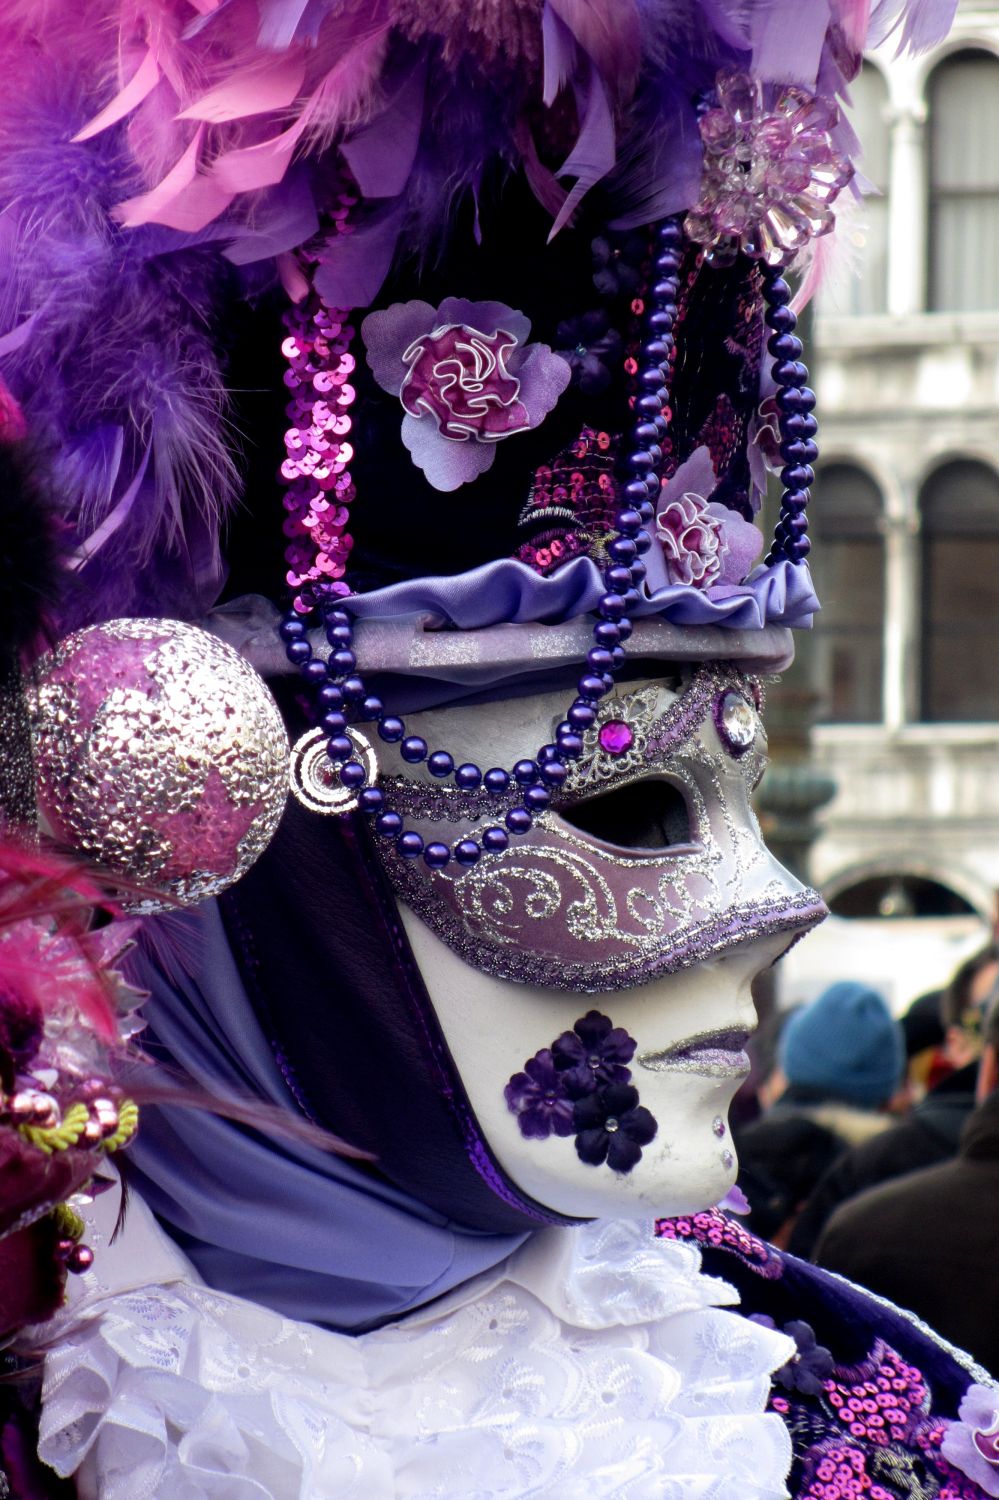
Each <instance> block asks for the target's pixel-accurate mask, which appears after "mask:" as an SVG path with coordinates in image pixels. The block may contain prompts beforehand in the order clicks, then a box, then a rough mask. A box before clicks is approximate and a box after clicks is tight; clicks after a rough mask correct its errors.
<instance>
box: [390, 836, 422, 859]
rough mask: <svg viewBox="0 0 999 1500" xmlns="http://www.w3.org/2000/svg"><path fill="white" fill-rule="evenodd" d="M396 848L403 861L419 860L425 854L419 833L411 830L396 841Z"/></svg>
mask: <svg viewBox="0 0 999 1500" xmlns="http://www.w3.org/2000/svg"><path fill="white" fill-rule="evenodd" d="M395 847H396V848H397V849H398V851H399V853H400V854H401V855H402V857H403V859H419V857H420V855H421V854H422V853H423V840H422V839H421V838H420V835H419V834H418V833H414V832H413V830H412V829H410V830H409V831H408V832H407V833H404V834H402V835H401V837H399V838H397V839H396V841H395Z"/></svg>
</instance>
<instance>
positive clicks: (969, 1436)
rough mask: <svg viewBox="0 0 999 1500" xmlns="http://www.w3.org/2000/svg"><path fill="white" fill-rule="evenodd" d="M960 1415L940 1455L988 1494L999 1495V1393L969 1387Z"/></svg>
mask: <svg viewBox="0 0 999 1500" xmlns="http://www.w3.org/2000/svg"><path fill="white" fill-rule="evenodd" d="M957 1414H958V1417H959V1418H960V1421H958V1422H953V1423H952V1424H951V1425H950V1426H949V1427H948V1428H947V1431H946V1433H945V1434H944V1440H943V1442H942V1443H941V1445H940V1452H941V1453H942V1454H943V1456H944V1458H945V1459H946V1460H947V1462H948V1463H949V1464H953V1465H954V1467H955V1469H960V1470H961V1473H962V1474H967V1476H968V1478H969V1479H973V1480H974V1481H975V1483H976V1484H978V1485H980V1486H981V1487H982V1489H983V1490H984V1491H985V1493H986V1494H987V1495H996V1496H999V1390H997V1389H995V1388H993V1387H990V1386H986V1385H969V1387H968V1389H967V1391H966V1392H965V1394H964V1400H963V1401H962V1402H961V1405H960V1406H959V1407H958V1409H957Z"/></svg>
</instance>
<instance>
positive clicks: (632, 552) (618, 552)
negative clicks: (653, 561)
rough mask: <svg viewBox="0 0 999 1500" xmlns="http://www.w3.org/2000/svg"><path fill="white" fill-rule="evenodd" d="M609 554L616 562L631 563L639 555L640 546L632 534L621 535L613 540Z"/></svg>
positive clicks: (608, 549)
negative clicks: (636, 544) (636, 543)
mask: <svg viewBox="0 0 999 1500" xmlns="http://www.w3.org/2000/svg"><path fill="white" fill-rule="evenodd" d="M607 554H608V556H609V557H612V558H613V559H614V561H615V562H619V563H630V562H633V561H634V559H635V558H636V557H637V556H638V548H637V547H636V546H635V543H634V541H633V539H632V538H631V537H630V536H619V537H615V538H614V540H613V541H612V542H611V544H610V546H609V547H608V548H607Z"/></svg>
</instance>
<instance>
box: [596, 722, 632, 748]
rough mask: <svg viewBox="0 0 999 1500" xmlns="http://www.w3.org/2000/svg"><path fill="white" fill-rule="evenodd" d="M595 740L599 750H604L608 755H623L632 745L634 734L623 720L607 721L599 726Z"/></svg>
mask: <svg viewBox="0 0 999 1500" xmlns="http://www.w3.org/2000/svg"><path fill="white" fill-rule="evenodd" d="M597 739H598V740H599V741H600V748H601V750H606V751H607V754H608V755H623V754H624V752H625V751H626V750H628V749H630V748H631V746H632V745H633V744H634V742H635V733H634V730H633V729H632V728H631V725H630V724H626V723H625V722H624V720H623V719H608V720H607V723H606V724H602V725H601V726H600V733H599V734H598V735H597Z"/></svg>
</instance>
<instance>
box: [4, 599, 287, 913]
mask: <svg viewBox="0 0 999 1500" xmlns="http://www.w3.org/2000/svg"><path fill="white" fill-rule="evenodd" d="M33 707H34V716H33V717H34V723H33V730H34V746H35V758H36V764H37V772H38V792H39V803H40V805H41V807H42V808H43V810H44V811H45V813H46V816H47V817H48V819H49V821H50V823H51V824H52V826H53V828H54V831H55V832H56V834H57V836H58V837H60V838H61V839H62V840H63V841H64V842H65V843H67V844H69V845H70V846H71V847H73V848H74V849H75V850H76V851H78V852H79V853H80V854H82V855H83V856H84V857H86V858H89V859H91V860H93V861H94V863H96V864H98V865H100V866H102V867H103V868H105V869H107V870H108V871H110V872H112V873H114V874H116V875H119V876H121V877H122V878H124V879H125V880H127V881H128V882H129V883H130V884H135V885H140V886H144V887H148V888H149V889H150V891H151V892H155V891H163V892H166V893H169V895H171V896H172V897H173V898H174V899H175V900H178V901H180V902H182V903H184V904H194V903H196V902H197V901H200V900H203V899H204V898H205V897H206V896H210V895H215V894H217V893H218V892H219V891H221V890H224V889H225V888H226V887H227V886H228V885H231V884H232V882H233V881H235V880H238V879H239V878H240V876H241V875H243V874H245V872H246V871H247V870H248V869H249V868H250V866H251V865H252V864H253V863H254V861H255V860H256V859H257V858H258V857H259V856H260V855H261V854H262V853H263V851H264V849H265V848H266V847H267V844H268V843H269V842H270V839H271V837H272V836H273V834H274V832H275V830H276V828H277V825H278V823H279V821H280V818H281V814H282V812H283V810H284V805H285V800H286V795H287V787H288V782H287V775H288V769H287V768H288V738H287V735H286V733H285V729H284V724H283V723H282V720H281V716H280V713H279V712H278V709H277V705H276V704H275V702H274V700H273V698H272V697H271V695H270V693H269V691H268V690H267V688H266V686H265V685H264V683H263V681H262V680H261V678H260V677H258V676H257V674H256V673H255V672H254V671H253V669H252V668H251V667H250V666H249V665H248V664H247V663H246V662H245V661H243V659H242V658H241V657H240V656H239V655H238V653H237V652H235V651H234V650H233V649H232V648H231V647H229V646H227V645H225V644H224V643H223V642H221V641H219V640H217V639H216V638H215V637H214V636H211V635H209V634H208V633H207V632H206V631H203V630H199V629H197V628H195V627H193V626H190V625H184V624H181V623H180V622H178V621H174V620H117V621H111V622H110V623H109V624H105V625H100V626H92V627H90V628H89V629H87V630H83V631H79V632H77V633H76V634H74V635H71V636H68V637H67V638H66V640H64V641H62V642H60V644H59V645H58V646H57V648H56V650H55V652H54V653H53V654H52V655H51V656H50V657H48V658H46V659H45V661H44V662H42V663H41V664H40V667H39V685H38V690H37V696H36V701H35V704H34V706H33ZM125 904H126V905H128V906H129V908H130V909H131V910H134V911H141V912H150V911H156V910H162V909H164V908H165V907H166V906H167V905H168V903H165V902H162V901H159V900H157V899H156V898H155V896H153V895H150V896H149V897H148V898H146V899H138V898H136V899H129V900H127V901H126V902H125Z"/></svg>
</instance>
